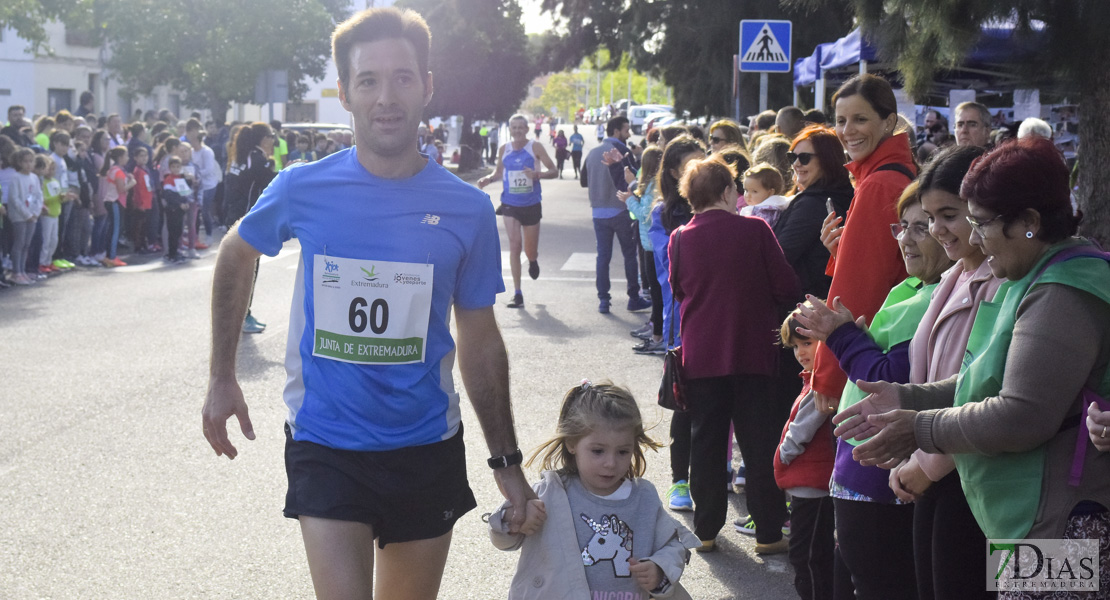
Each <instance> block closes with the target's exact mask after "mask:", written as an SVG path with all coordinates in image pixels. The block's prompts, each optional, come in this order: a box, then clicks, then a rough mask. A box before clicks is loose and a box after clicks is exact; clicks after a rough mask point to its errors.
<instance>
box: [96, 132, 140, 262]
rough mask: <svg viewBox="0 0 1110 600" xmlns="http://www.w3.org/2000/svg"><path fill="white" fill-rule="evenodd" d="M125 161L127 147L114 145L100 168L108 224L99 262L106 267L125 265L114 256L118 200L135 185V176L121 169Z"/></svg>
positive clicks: (117, 222)
mask: <svg viewBox="0 0 1110 600" xmlns="http://www.w3.org/2000/svg"><path fill="white" fill-rule="evenodd" d="M126 162H127V148H126V147H124V146H116V147H115V148H112V149H111V150H109V151H108V156H107V158H106V160H105V161H104V166H102V167H101V168H100V177H101V181H100V185H101V186H104V187H105V191H104V209H105V210H107V211H108V218H109V219H110V225H108V229H107V231H106V232H105V238H106V240H107V244H106V245H105V246H104V247H105V248H106V249H107V253H106V254H105V256H104V257H101V259H100V262H101V264H103V265H104V266H106V267H122V266H125V265H127V263H125V262H123V261H122V260H120V259H119V257H118V256H116V251H117V249H118V247H119V234H120V225H121V224H122V219H121V217H122V213H121V211H120V201H121V200H127V191H128V190H130V189H131V188H133V187H135V177H134V176H132V175H129V174H127V172H126V171H124V170H123V165H124V164H125V163H126Z"/></svg>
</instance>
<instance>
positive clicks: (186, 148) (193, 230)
mask: <svg viewBox="0 0 1110 600" xmlns="http://www.w3.org/2000/svg"><path fill="white" fill-rule="evenodd" d="M177 156H178V158H180V159H181V174H182V175H184V176H185V181H186V182H187V183H188V184H189V193H188V194H187V195H186V196H185V201H186V202H188V204H189V206H188V208H186V209H185V237H183V238H182V241H183V242H184V246H185V248H186V250H188V252H186V253H185V254H186V255H187V256H188V257H189V258H200V254H197V250H202V249H204V248H207V247H208V245H207V244H201V242H200V240H199V235H198V233H199V227H198V225H199V219H200V202H198V201H197V200H199V198H198V197H197V192H196V190H197V182H198V180H197V165H196V163H194V162H193V147H192V146H190V145H189V144H181V145H180V146H178V147H177ZM201 246H203V248H201Z"/></svg>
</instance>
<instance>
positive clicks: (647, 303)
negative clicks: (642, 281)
mask: <svg viewBox="0 0 1110 600" xmlns="http://www.w3.org/2000/svg"><path fill="white" fill-rule="evenodd" d="M649 308H651V300H644V299H643V298H641V297H639V296H636V297H635V298H629V299H628V312H637V311H641V310H647V309H649Z"/></svg>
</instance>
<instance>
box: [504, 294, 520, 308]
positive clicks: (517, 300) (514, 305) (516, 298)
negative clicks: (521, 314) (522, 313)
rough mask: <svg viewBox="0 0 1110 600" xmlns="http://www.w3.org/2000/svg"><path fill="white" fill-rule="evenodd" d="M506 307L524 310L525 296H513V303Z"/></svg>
mask: <svg viewBox="0 0 1110 600" xmlns="http://www.w3.org/2000/svg"><path fill="white" fill-rule="evenodd" d="M505 306H508V307H509V308H523V307H524V294H513V300H512V302H509V303H508V304H506V305H505Z"/></svg>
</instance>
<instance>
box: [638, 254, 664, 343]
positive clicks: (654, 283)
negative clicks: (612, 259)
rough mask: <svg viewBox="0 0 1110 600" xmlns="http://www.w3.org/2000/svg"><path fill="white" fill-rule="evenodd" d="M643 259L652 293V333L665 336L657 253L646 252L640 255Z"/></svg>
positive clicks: (646, 278)
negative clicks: (656, 266) (656, 259)
mask: <svg viewBox="0 0 1110 600" xmlns="http://www.w3.org/2000/svg"><path fill="white" fill-rule="evenodd" d="M640 256H641V258H642V259H643V265H644V271H646V277H645V281H646V282H647V286H648V292H650V293H651V333H652V335H655V336H659V337H662V336H663V287H662V286H661V285H659V277H658V276H657V275H656V270H655V253H654V252H652V251H650V250H644V253H643V254H641V255H640Z"/></svg>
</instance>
